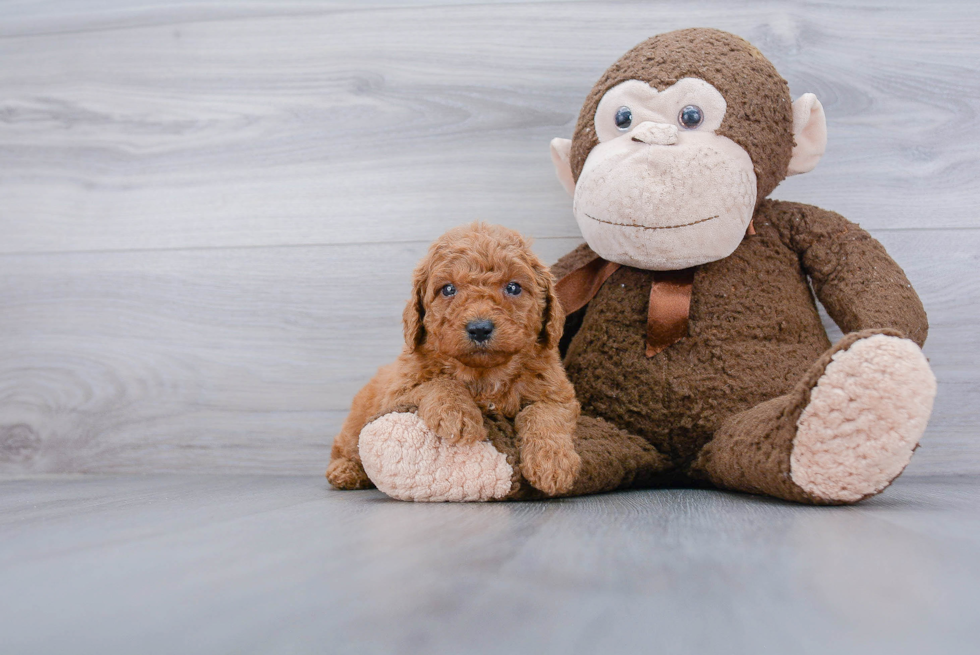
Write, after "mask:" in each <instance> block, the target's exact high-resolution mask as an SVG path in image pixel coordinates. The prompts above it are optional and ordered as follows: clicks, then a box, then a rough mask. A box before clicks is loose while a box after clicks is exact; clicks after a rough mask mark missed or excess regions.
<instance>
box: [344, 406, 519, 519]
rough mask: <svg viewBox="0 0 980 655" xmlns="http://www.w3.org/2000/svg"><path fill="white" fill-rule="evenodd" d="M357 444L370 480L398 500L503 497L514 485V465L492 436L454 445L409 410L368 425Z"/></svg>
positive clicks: (456, 500)
mask: <svg viewBox="0 0 980 655" xmlns="http://www.w3.org/2000/svg"><path fill="white" fill-rule="evenodd" d="M359 449H360V454H361V462H362V463H363V464H364V470H365V471H366V472H367V474H368V477H370V478H371V481H372V482H374V484H375V485H376V486H377V487H378V489H380V490H381V491H383V492H385V493H386V494H388V495H389V496H391V497H392V498H397V499H398V500H414V501H418V502H446V501H449V502H465V501H481V500H499V499H501V498H503V497H504V496H507V495H508V494H510V493H511V490H512V485H513V479H514V469H513V468H512V467H511V465H510V464H508V463H507V458H506V456H505V455H504V454H503V453H500V452H498V451H497V450H496V449H495V448H494V447H493V445H491V444H490V442H489V441H478V442H476V443H470V444H465V445H464V444H450V443H448V442H446V441H443V440H442V439H440V438H439V437H438V436H436V434H435V433H434V432H433V431H432V430H430V429H429V428H428V427H427V426H426V425H425V423H424V422H423V421H422V419H420V418H419V417H418V415H416V414H413V413H410V412H392V413H390V414H385V415H384V416H381V417H379V418H377V419H375V420H374V421H372V422H370V423H368V424H367V425H365V426H364V429H363V430H361V435H360V445H359Z"/></svg>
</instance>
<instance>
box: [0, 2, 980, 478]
mask: <svg viewBox="0 0 980 655" xmlns="http://www.w3.org/2000/svg"><path fill="white" fill-rule="evenodd" d="M698 24H700V25H713V26H717V27H720V28H723V29H728V30H732V31H735V32H737V33H740V34H742V35H744V36H746V37H747V38H749V39H750V40H752V41H753V42H754V43H756V44H757V45H758V46H759V47H760V48H761V49H762V50H763V51H764V52H765V53H766V54H767V55H768V56H769V57H770V58H771V59H772V60H773V61H774V63H775V64H776V65H777V67H778V68H779V69H780V71H781V72H782V74H783V75H784V76H785V77H786V78H787V79H788V80H789V82H790V84H791V87H792V89H793V93H794V94H796V95H798V94H800V93H803V92H806V91H813V92H815V93H817V95H818V96H819V97H820V98H821V100H822V101H823V103H824V107H825V109H826V112H827V115H828V121H829V124H830V131H831V141H830V146H829V149H828V153H827V156H826V157H825V159H824V161H823V162H822V163H821V165H820V166H819V167H818V168H817V170H816V171H814V172H813V173H811V174H808V175H805V176H800V177H797V178H792V179H790V180H788V181H786V182H785V183H784V184H783V185H782V186H781V187H780V188H779V189H778V190H777V192H776V194H775V195H776V196H777V197H780V198H786V199H793V200H799V201H803V202H811V203H814V204H818V205H821V206H824V207H827V208H830V209H834V210H836V211H839V212H841V213H843V214H844V215H846V216H848V217H849V218H851V219H852V220H856V221H858V222H860V223H862V225H864V226H865V227H868V228H870V229H872V231H873V233H874V234H875V235H876V236H877V237H878V238H880V239H881V240H882V241H883V242H884V243H885V245H886V246H887V247H888V248H889V250H890V252H892V254H893V255H894V257H895V258H896V260H898V261H899V263H900V264H902V265H903V266H904V267H905V269H906V270H907V271H908V273H909V276H910V278H911V279H912V281H913V283H914V284H915V286H916V288H917V289H918V290H919V292H920V295H921V296H922V297H923V300H924V302H925V304H926V308H927V310H928V311H929V315H930V321H931V323H932V331H931V336H930V339H929V342H928V344H927V347H926V352H927V354H928V355H929V356H930V358H931V360H932V363H933V365H934V367H935V369H936V372H937V375H938V376H939V380H940V392H939V394H940V395H939V398H938V401H937V406H936V412H935V415H934V418H933V422H932V424H931V426H930V430H929V433H928V434H927V436H926V439H925V440H924V442H923V448H922V449H920V451H919V452H918V453H917V455H916V457H915V460H914V461H913V464H912V466H911V467H910V468H909V474H915V473H919V474H932V473H951V472H980V438H978V437H980V435H978V432H980V417H978V416H977V412H976V410H975V408H976V407H977V406H978V404H980V361H978V357H980V356H978V355H977V352H978V345H980V344H978V340H980V339H978V336H977V330H976V327H975V326H976V324H977V319H978V312H980V310H978V307H980V275H978V273H977V271H978V263H980V262H978V253H980V216H978V211H977V207H978V206H980V202H978V201H980V187H978V185H977V184H976V179H978V173H980V157H978V156H977V155H978V154H980V129H978V127H980V124H978V116H980V78H978V77H977V75H976V74H975V71H976V70H977V64H978V63H980V45H978V44H977V41H976V38H975V36H976V34H977V33H980V10H978V9H977V8H976V6H975V5H973V4H970V3H957V2H945V3H929V4H928V5H921V6H920V5H918V4H915V3H900V4H896V3H885V2H847V3H844V2H831V3H808V2H803V3H796V4H793V5H792V6H787V5H785V4H783V3H747V2H746V3H742V2H725V3H720V2H719V3H711V2H709V3H703V4H699V5H698V6H697V7H691V6H689V5H688V4H684V5H678V4H676V3H620V4H607V3H594V2H577V3H455V2H454V3H451V4H449V3H438V2H413V3H407V4H399V5H397V6H389V4H388V3H385V2H372V3H331V2H326V3H323V2H313V1H305V0H304V1H295V2H289V3H273V2H271V1H258V0H256V1H249V2H241V3H227V2H221V1H218V0H207V1H206V2H201V3H195V4H193V5H189V4H185V3H175V2H167V1H164V0H138V1H133V2H130V1H124V0H91V2H86V3H65V2H63V0H45V1H42V2H34V3H4V4H3V5H0V59H2V60H3V62H4V65H3V66H2V67H0V234H2V239H0V473H6V474H20V473H25V472H110V471H111V472H123V471H130V472H145V471H164V470H166V471H197V472H219V471H220V472H228V471H248V472H265V473H275V472H278V473H313V472H319V471H320V470H321V469H322V468H323V464H324V462H325V460H326V457H327V449H328V446H329V442H330V438H331V436H332V434H334V433H335V432H336V430H337V429H338V428H339V424H340V421H341V420H342V418H343V416H344V413H345V412H346V408H347V405H348V403H349V401H350V398H351V397H352V396H353V394H354V392H355V391H356V390H357V388H358V387H359V386H360V385H361V384H362V383H363V382H364V381H366V380H367V379H368V378H369V377H370V375H371V374H372V373H373V371H374V369H375V368H376V367H377V366H378V365H381V364H383V363H385V362H387V361H389V360H390V359H391V358H392V357H394V355H395V354H396V353H397V351H398V349H399V347H400V326H399V320H400V313H401V309H402V303H403V302H404V300H405V298H406V297H407V293H408V273H409V271H410V269H411V267H412V265H413V264H414V263H415V261H416V260H417V259H418V257H419V256H420V255H421V253H422V252H423V251H424V249H425V247H426V244H427V243H428V241H429V240H430V239H431V238H433V237H435V236H436V235H438V234H439V233H441V232H442V231H443V230H444V229H445V228H447V227H449V226H451V225H456V224H459V223H461V222H466V221H469V220H472V219H475V218H484V219H487V220H492V221H496V222H501V223H504V224H506V225H509V226H512V227H516V228H518V229H521V230H522V231H524V232H526V233H529V234H531V235H533V236H535V237H538V248H539V251H540V252H541V253H542V254H543V256H544V257H545V258H546V259H548V260H549V261H553V260H554V259H555V258H557V257H558V256H559V255H560V254H562V253H564V252H565V251H567V250H569V249H570V248H571V247H572V246H574V245H575V244H576V243H577V242H578V240H579V237H578V233H577V228H576V226H575V223H574V221H573V220H572V219H571V213H570V201H569V199H568V198H567V197H566V196H565V195H564V193H563V192H562V190H561V188H560V186H559V185H558V183H557V181H556V180H555V179H554V174H553V172H552V171H551V167H550V161H549V156H548V152H547V146H548V142H549V140H550V139H551V138H552V137H553V136H569V135H570V133H571V128H572V124H573V123H574V120H575V117H576V113H577V111H578V107H579V103H580V102H581V100H582V98H583V97H584V95H585V93H586V92H587V91H588V89H589V88H590V87H591V85H592V84H593V82H594V80H595V79H596V78H597V77H598V75H599V74H600V73H601V72H602V70H603V69H604V68H605V67H606V66H607V65H608V64H609V63H610V62H612V61H613V60H614V59H615V58H616V57H618V56H619V55H620V54H621V53H622V52H623V51H624V50H626V49H627V48H628V47H630V46H632V45H633V44H635V43H636V42H638V41H640V40H642V39H643V38H646V37H647V36H649V35H651V34H653V33H656V32H660V31H666V30H669V29H674V28H678V27H686V26H690V25H698Z"/></svg>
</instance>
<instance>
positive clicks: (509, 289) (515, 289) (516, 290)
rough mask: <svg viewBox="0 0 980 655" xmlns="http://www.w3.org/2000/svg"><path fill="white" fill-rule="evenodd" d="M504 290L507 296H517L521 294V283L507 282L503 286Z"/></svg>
mask: <svg viewBox="0 0 980 655" xmlns="http://www.w3.org/2000/svg"><path fill="white" fill-rule="evenodd" d="M504 292H505V293H506V294H507V295H508V296H519V295H521V285H519V284H518V283H517V282H508V283H507V286H505V287H504Z"/></svg>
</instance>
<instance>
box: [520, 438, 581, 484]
mask: <svg viewBox="0 0 980 655" xmlns="http://www.w3.org/2000/svg"><path fill="white" fill-rule="evenodd" d="M581 466H582V458H581V457H579V455H578V453H576V452H575V449H574V448H573V447H572V445H571V439H567V438H566V439H547V438H541V439H535V440H534V441H531V442H525V443H524V444H523V445H522V446H521V473H522V474H523V475H524V477H525V478H526V479H527V481H528V482H530V483H531V486H533V487H535V488H536V489H540V490H541V491H543V492H545V493H546V494H548V495H549V496H557V495H558V494H563V493H565V492H566V491H569V490H570V489H571V488H572V485H573V484H574V483H575V478H576V477H578V471H579V468H581Z"/></svg>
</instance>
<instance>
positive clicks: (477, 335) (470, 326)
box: [466, 319, 494, 345]
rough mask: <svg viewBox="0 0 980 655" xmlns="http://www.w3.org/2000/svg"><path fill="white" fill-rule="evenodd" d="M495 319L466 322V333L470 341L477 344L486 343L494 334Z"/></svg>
mask: <svg viewBox="0 0 980 655" xmlns="http://www.w3.org/2000/svg"><path fill="white" fill-rule="evenodd" d="M493 328H494V325H493V321H489V320H487V319H477V320H475V321H470V322H469V323H467V324H466V334H467V335H469V337H470V341H472V342H474V343H477V344H481V345H482V344H484V343H486V342H487V341H489V340H490V337H492V336H493Z"/></svg>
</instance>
